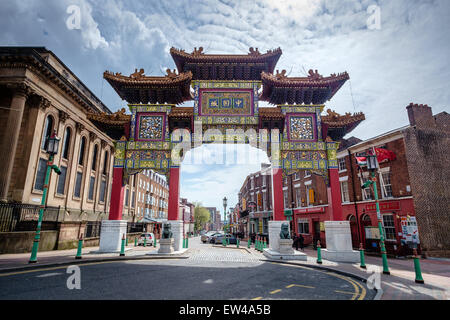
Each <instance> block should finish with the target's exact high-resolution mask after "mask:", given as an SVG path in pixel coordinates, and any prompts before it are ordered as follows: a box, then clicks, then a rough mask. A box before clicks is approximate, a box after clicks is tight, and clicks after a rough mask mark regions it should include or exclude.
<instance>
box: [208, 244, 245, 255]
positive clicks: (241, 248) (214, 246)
mask: <svg viewBox="0 0 450 320" xmlns="http://www.w3.org/2000/svg"><path fill="white" fill-rule="evenodd" d="M213 248H222V249H234V250H245V251H247V252H248V253H251V252H250V251H249V250H248V249H247V248H244V247H239V248H236V247H228V246H227V247H224V246H216V245H213Z"/></svg>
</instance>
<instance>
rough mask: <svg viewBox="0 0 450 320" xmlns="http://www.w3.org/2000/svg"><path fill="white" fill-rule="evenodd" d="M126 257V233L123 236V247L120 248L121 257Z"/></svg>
mask: <svg viewBox="0 0 450 320" xmlns="http://www.w3.org/2000/svg"><path fill="white" fill-rule="evenodd" d="M124 255H125V233H124V234H123V236H122V245H121V247H120V255H119V256H121V257H123V256H124Z"/></svg>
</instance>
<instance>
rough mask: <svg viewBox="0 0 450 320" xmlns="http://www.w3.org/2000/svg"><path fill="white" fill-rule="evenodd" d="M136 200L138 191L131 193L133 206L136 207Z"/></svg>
mask: <svg viewBox="0 0 450 320" xmlns="http://www.w3.org/2000/svg"><path fill="white" fill-rule="evenodd" d="M135 200H136V191H133V193H132V194H131V207H132V208H134V202H135Z"/></svg>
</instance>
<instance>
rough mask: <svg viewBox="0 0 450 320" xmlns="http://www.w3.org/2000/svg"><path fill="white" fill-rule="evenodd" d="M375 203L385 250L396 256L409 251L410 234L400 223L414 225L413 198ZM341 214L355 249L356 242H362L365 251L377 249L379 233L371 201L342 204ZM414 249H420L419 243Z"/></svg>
mask: <svg viewBox="0 0 450 320" xmlns="http://www.w3.org/2000/svg"><path fill="white" fill-rule="evenodd" d="M379 205H380V212H381V215H382V219H383V226H384V232H385V239H386V240H385V246H386V251H387V252H388V253H390V254H395V255H399V256H403V255H407V254H411V253H412V245H413V243H411V241H410V240H411V239H410V237H407V236H408V234H407V232H408V231H407V229H405V228H404V226H405V224H407V225H408V226H410V227H411V228H413V227H414V225H416V224H415V211H414V204H413V199H412V198H410V197H408V198H404V199H395V200H380V202H379ZM343 213H344V217H346V219H347V220H349V221H350V228H351V232H352V243H353V247H354V248H358V247H359V243H362V244H363V246H364V248H365V249H366V251H374V252H379V251H380V240H379V237H380V233H379V228H378V219H377V210H376V203H375V201H368V202H360V203H357V204H356V205H355V204H354V203H351V204H343ZM405 222H407V223H405ZM416 234H417V232H416ZM417 239H418V238H417ZM418 248H419V249H420V245H419V246H418Z"/></svg>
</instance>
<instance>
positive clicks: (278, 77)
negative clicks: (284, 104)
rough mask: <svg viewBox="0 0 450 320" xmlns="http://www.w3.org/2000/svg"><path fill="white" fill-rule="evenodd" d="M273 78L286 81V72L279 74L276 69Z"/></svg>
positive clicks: (282, 71)
mask: <svg viewBox="0 0 450 320" xmlns="http://www.w3.org/2000/svg"><path fill="white" fill-rule="evenodd" d="M275 77H276V78H277V79H278V80H281V79H286V78H287V76H286V70H285V69H283V70H281V72H280V71H279V70H278V69H277V73H276V75H275Z"/></svg>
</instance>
